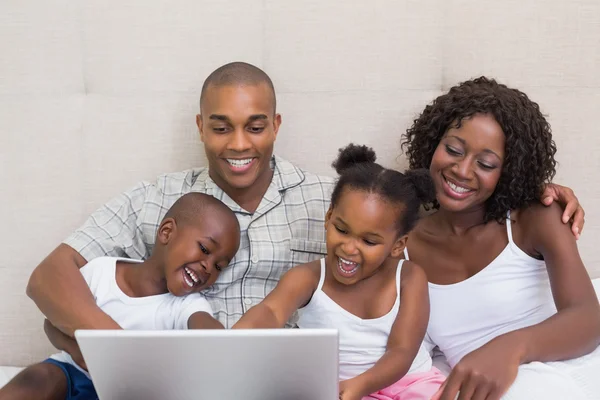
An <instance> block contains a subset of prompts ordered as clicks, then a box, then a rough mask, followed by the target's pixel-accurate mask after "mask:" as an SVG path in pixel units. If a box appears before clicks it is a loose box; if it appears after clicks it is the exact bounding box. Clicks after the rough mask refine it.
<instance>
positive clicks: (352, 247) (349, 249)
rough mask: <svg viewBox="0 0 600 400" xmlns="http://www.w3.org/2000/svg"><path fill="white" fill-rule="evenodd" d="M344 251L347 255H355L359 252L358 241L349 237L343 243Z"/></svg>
mask: <svg viewBox="0 0 600 400" xmlns="http://www.w3.org/2000/svg"><path fill="white" fill-rule="evenodd" d="M341 247H342V251H343V252H344V254H345V255H347V256H353V255H355V254H356V253H357V252H358V247H357V246H356V241H355V240H354V239H348V240H346V241H344V243H342V246H341Z"/></svg>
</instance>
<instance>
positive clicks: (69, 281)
mask: <svg viewBox="0 0 600 400" xmlns="http://www.w3.org/2000/svg"><path fill="white" fill-rule="evenodd" d="M85 264H86V260H85V259H84V258H83V257H82V256H81V254H79V253H78V252H76V251H75V250H74V249H73V248H71V247H69V246H67V245H66V244H60V245H59V246H58V247H57V248H56V249H54V251H53V252H52V253H50V254H49V255H48V257H46V258H45V259H44V260H43V261H42V262H41V263H40V265H38V266H37V268H36V269H35V270H34V271H33V273H32V274H31V277H30V278H29V284H28V285H27V295H28V296H29V297H30V298H31V299H32V300H33V301H34V302H35V304H36V305H37V306H38V308H39V309H40V311H41V312H42V313H43V314H44V315H45V316H46V318H48V319H49V320H50V321H52V323H53V325H54V326H56V327H57V328H58V329H60V330H61V331H62V332H64V333H65V334H67V335H69V336H73V334H74V332H75V330H76V329H119V325H118V324H117V323H116V322H115V321H114V320H113V319H112V318H110V317H109V316H108V315H106V314H105V313H104V312H103V311H102V310H100V308H99V307H98V306H97V305H96V301H95V300H94V296H93V295H92V292H91V291H90V288H89V287H88V285H87V283H86V282H85V280H84V279H83V275H81V273H80V272H79V268H81V267H83V266H84V265H85Z"/></svg>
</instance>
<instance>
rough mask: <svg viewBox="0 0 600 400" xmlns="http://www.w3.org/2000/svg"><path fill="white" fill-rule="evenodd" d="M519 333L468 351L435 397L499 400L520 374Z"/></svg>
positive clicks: (443, 398)
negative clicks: (470, 351)
mask: <svg viewBox="0 0 600 400" xmlns="http://www.w3.org/2000/svg"><path fill="white" fill-rule="evenodd" d="M521 343H522V341H520V340H519V338H518V336H517V335H510V334H506V335H502V336H498V337H497V338H495V339H493V340H492V341H490V342H489V343H487V344H486V345H484V346H482V347H481V348H479V349H477V350H475V351H473V352H472V353H469V354H467V355H466V356H465V357H464V358H463V359H462V360H461V361H460V362H459V363H458V364H456V366H455V367H454V368H453V369H452V372H451V373H450V375H449V376H448V379H447V380H446V382H444V384H443V385H442V387H441V388H440V390H439V391H438V393H437V394H436V395H435V396H433V397H432V399H435V400H437V399H439V400H454V399H456V398H457V397H456V396H457V395H458V400H498V399H500V397H502V395H504V393H506V391H507V390H508V389H509V388H510V386H511V385H512V384H513V382H514V381H515V379H516V377H517V373H518V370H519V365H521V359H522V354H523V349H522V345H521Z"/></svg>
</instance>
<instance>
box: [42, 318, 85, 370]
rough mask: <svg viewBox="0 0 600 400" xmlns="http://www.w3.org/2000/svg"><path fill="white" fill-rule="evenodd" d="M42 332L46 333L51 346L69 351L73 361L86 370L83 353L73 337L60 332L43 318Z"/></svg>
mask: <svg viewBox="0 0 600 400" xmlns="http://www.w3.org/2000/svg"><path fill="white" fill-rule="evenodd" d="M44 333H46V336H47V337H48V340H50V343H51V344H52V346H54V347H55V348H57V349H58V350H62V351H65V352H67V353H69V355H70V356H71V358H72V359H73V361H75V362H76V363H77V364H78V365H79V366H80V367H81V368H83V369H85V370H86V371H87V365H86V364H85V360H84V359H83V355H82V354H81V350H80V349H79V345H78V344H77V341H76V340H75V339H73V338H72V337H70V336H67V335H65V334H64V333H62V332H61V331H60V330H58V329H57V328H56V327H55V326H54V325H52V324H51V323H50V321H48V320H47V319H45V320H44Z"/></svg>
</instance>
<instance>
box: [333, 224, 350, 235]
mask: <svg viewBox="0 0 600 400" xmlns="http://www.w3.org/2000/svg"><path fill="white" fill-rule="evenodd" d="M334 226H335V230H336V231H338V232H339V233H341V234H342V235H345V234H346V233H348V232H347V231H345V230H343V229H342V228H339V227H338V226H337V225H334Z"/></svg>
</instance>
